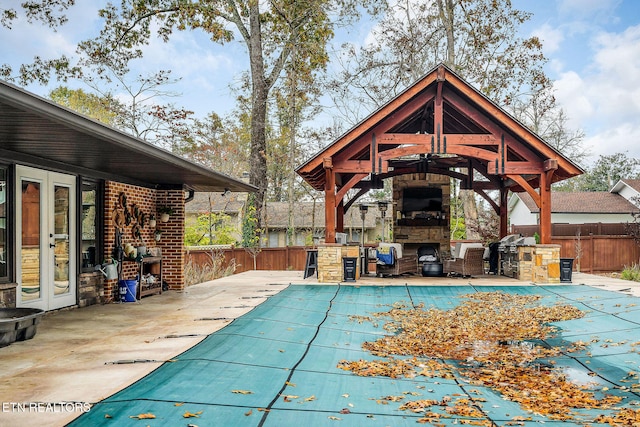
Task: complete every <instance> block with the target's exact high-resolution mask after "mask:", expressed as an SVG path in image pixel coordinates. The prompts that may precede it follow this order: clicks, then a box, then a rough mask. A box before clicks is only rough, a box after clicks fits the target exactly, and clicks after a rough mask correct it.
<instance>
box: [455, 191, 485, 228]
mask: <svg viewBox="0 0 640 427" xmlns="http://www.w3.org/2000/svg"><path fill="white" fill-rule="evenodd" d="M458 194H459V197H460V201H461V202H462V210H463V211H464V224H465V230H466V232H467V239H471V240H480V233H479V232H478V206H477V204H476V198H475V192H474V191H473V190H460V192H459V193H458Z"/></svg>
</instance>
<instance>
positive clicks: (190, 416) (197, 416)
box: [182, 411, 202, 418]
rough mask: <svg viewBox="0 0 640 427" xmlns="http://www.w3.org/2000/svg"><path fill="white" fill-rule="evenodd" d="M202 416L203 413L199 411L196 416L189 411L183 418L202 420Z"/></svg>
mask: <svg viewBox="0 0 640 427" xmlns="http://www.w3.org/2000/svg"><path fill="white" fill-rule="evenodd" d="M200 414H202V411H198V412H196V413H195V414H194V413H191V412H189V411H185V413H184V414H182V417H183V418H200Z"/></svg>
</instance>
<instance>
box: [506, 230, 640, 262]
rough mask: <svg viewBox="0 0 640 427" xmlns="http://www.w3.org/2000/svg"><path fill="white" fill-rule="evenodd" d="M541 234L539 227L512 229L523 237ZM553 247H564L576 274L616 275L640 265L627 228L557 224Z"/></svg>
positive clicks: (638, 252) (639, 254)
mask: <svg viewBox="0 0 640 427" xmlns="http://www.w3.org/2000/svg"><path fill="white" fill-rule="evenodd" d="M537 230H538V227H537V226H535V225H534V226H514V227H512V233H514V234H522V235H523V236H533V234H534V233H535V232H536V231H537ZM596 233H597V234H596ZM551 243H552V244H557V245H560V257H561V258H573V259H574V261H573V270H574V271H578V270H579V271H582V272H585V273H606V272H614V271H621V270H624V268H625V267H627V266H628V267H630V266H632V265H634V264H638V262H640V248H639V247H638V245H637V244H636V242H635V241H634V239H633V238H632V237H631V236H629V235H628V234H627V231H626V224H602V223H594V224H553V226H552V236H551Z"/></svg>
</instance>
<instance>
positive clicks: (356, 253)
mask: <svg viewBox="0 0 640 427" xmlns="http://www.w3.org/2000/svg"><path fill="white" fill-rule="evenodd" d="M345 257H353V258H356V259H357V262H356V280H358V279H359V278H360V247H359V246H345V245H341V244H337V243H336V244H331V243H326V244H324V245H320V246H318V282H320V283H338V282H343V281H344V271H343V266H342V258H345Z"/></svg>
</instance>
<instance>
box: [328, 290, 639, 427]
mask: <svg viewBox="0 0 640 427" xmlns="http://www.w3.org/2000/svg"><path fill="white" fill-rule="evenodd" d="M462 298H464V299H466V300H465V301H463V302H462V303H461V304H460V305H458V306H456V307H454V308H451V309H449V310H446V311H445V310H439V309H436V308H429V309H425V308H424V306H422V305H420V306H417V307H414V308H412V307H408V306H407V305H406V304H404V303H398V304H394V305H393V308H392V309H391V310H389V311H387V312H381V313H375V314H373V315H372V317H373V318H389V319H390V321H388V322H387V323H386V324H385V326H384V329H385V330H387V331H393V332H394V334H393V335H389V336H385V337H383V338H380V339H378V340H377V341H372V342H365V343H363V344H362V347H363V348H364V349H365V350H368V351H369V352H371V353H372V354H373V355H375V356H381V357H386V358H387V360H374V361H367V360H362V359H361V360H358V361H347V360H342V361H340V363H339V364H338V366H337V367H338V368H340V369H343V370H347V371H351V372H353V373H354V374H355V375H359V376H386V377H390V378H400V377H414V376H416V375H424V376H427V377H431V378H433V377H439V378H440V377H444V378H455V377H456V376H458V377H463V378H466V380H465V381H469V382H470V384H473V385H482V386H488V387H492V388H493V389H494V390H498V391H500V392H501V393H502V395H503V397H504V398H505V399H507V400H511V401H514V402H518V403H519V404H520V405H521V406H522V407H523V408H524V409H525V410H529V411H534V412H537V413H539V414H541V415H545V416H547V417H549V418H551V419H558V420H568V419H572V418H573V415H574V414H573V412H572V410H573V409H580V408H588V409H611V408H612V407H613V405H615V404H617V403H618V402H619V401H620V400H621V398H620V397H616V396H610V395H605V396H604V397H603V398H601V399H598V398H596V396H595V394H594V392H593V391H592V390H590V389H589V386H580V385H577V384H574V383H572V382H570V381H568V380H567V378H566V377H565V375H563V374H562V371H561V370H560V369H559V368H556V367H555V361H554V360H551V359H550V358H552V357H555V356H558V355H560V354H561V352H562V351H578V350H585V349H586V348H587V347H588V346H589V345H591V344H592V343H587V342H584V341H579V342H577V343H575V344H573V345H571V346H569V347H567V348H546V347H544V346H541V345H537V344H535V343H536V342H539V340H544V339H546V338H549V337H552V336H554V335H556V334H557V331H558V329H557V328H556V327H555V326H553V325H552V323H553V322H559V321H565V320H571V319H577V318H581V317H583V316H584V313H583V312H581V311H580V310H579V309H578V308H576V307H574V306H572V305H554V306H550V307H549V306H544V305H539V304H538V302H539V300H540V299H541V298H542V297H541V296H538V295H513V294H507V293H502V292H479V293H477V294H469V295H464V296H463V297H462ZM358 320H364V319H363V318H358ZM608 341H609V343H612V342H613V341H612V340H608ZM427 342H428V345H425V343H427ZM635 344H636V345H637V344H640V342H639V343H635ZM632 345H633V344H632ZM394 356H413V359H402V360H398V359H394ZM440 359H444V360H455V361H457V363H458V365H459V366H460V367H458V368H456V367H454V366H453V365H451V366H447V365H446V364H443V363H441V362H438V360H440ZM540 359H542V360H544V361H545V363H546V364H543V363H540V362H539V360H540ZM585 363H586V364H588V363H589V361H585ZM455 373H457V375H455ZM605 391H606V390H605ZM462 400H463V401H461V402H458V403H456V404H455V405H454V406H449V405H447V402H444V401H443V402H441V403H444V405H446V406H447V407H448V408H449V410H450V411H452V412H454V413H456V414H458V415H464V416H469V417H474V418H476V417H477V418H484V419H483V420H465V422H464V423H466V424H478V425H486V422H487V419H486V416H485V415H484V414H483V413H482V412H481V411H480V410H479V409H478V402H480V401H483V400H484V399H473V401H472V400H468V399H462ZM377 402H378V403H380V404H387V403H388V402H389V400H386V398H385V399H382V400H378V401H377ZM407 403H408V402H407ZM407 403H405V405H407ZM416 408H417V407H416ZM407 409H408V410H412V409H411V408H409V407H407ZM425 409H426V408H425ZM461 422H462V421H461Z"/></svg>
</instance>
